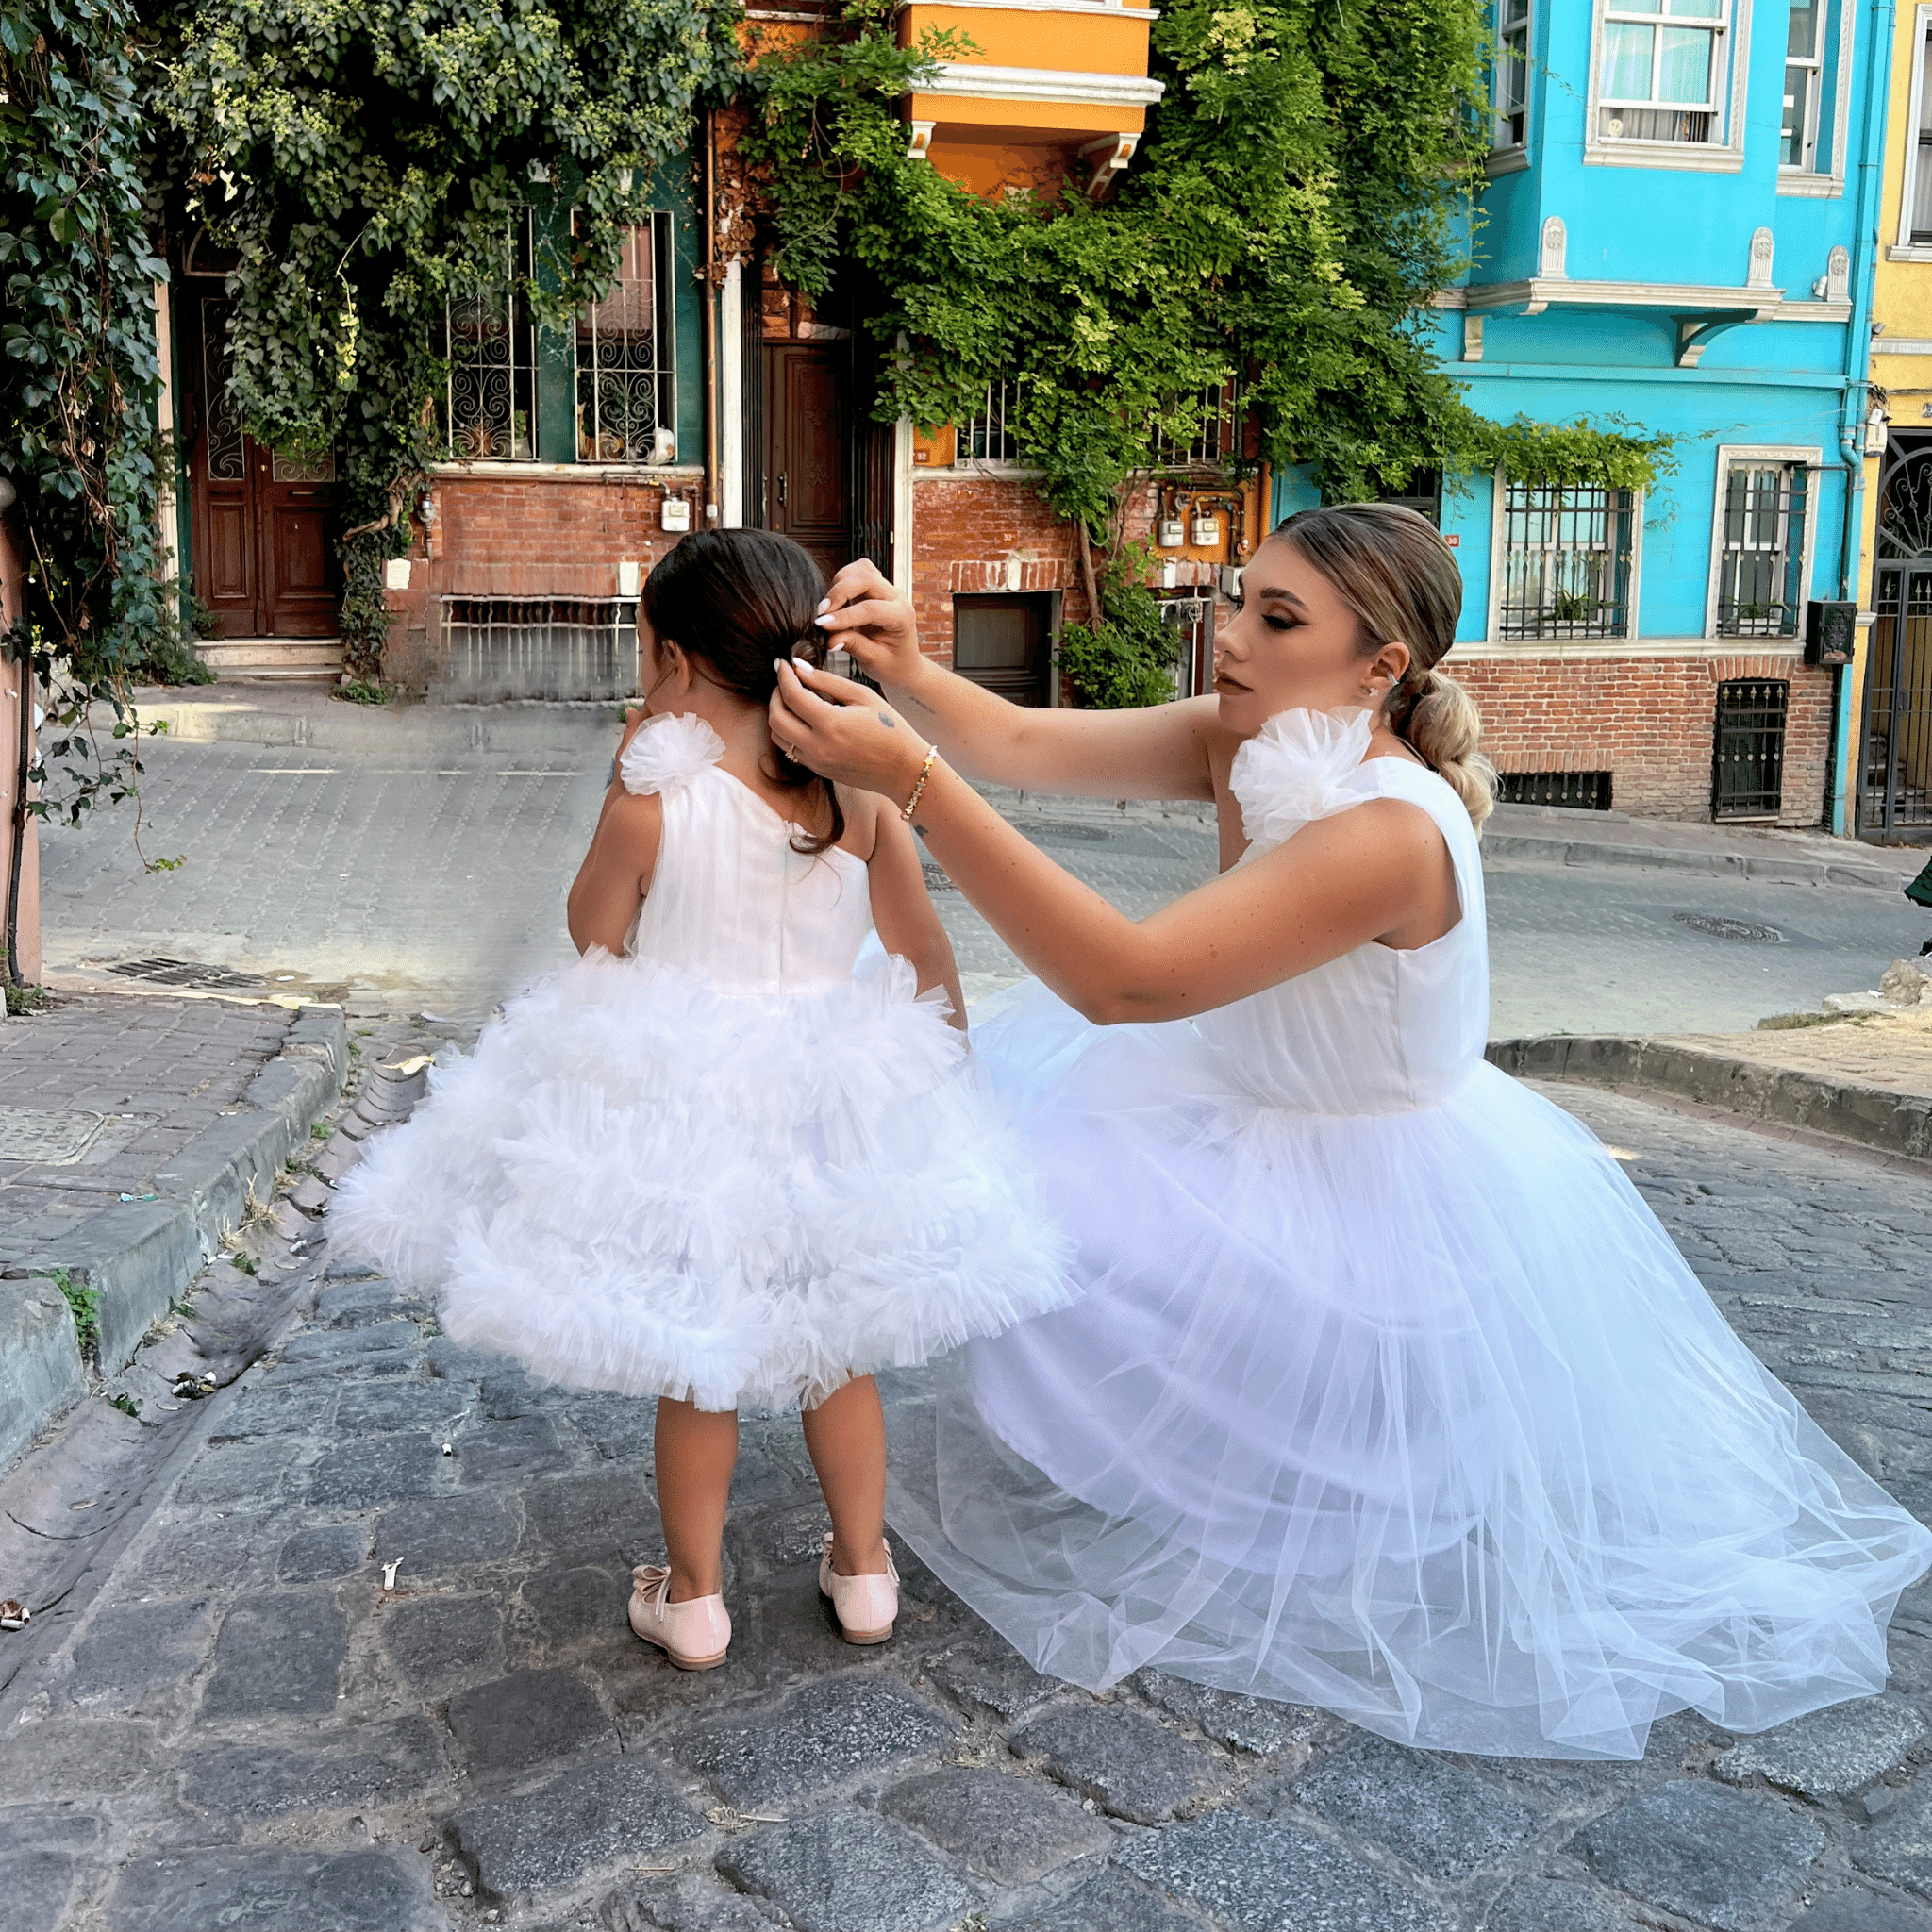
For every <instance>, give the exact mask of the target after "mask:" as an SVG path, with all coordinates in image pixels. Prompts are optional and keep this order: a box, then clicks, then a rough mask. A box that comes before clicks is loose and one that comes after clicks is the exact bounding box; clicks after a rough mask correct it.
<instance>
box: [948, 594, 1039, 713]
mask: <svg viewBox="0 0 1932 1932" xmlns="http://www.w3.org/2000/svg"><path fill="white" fill-rule="evenodd" d="M1052 663H1053V593H1052V592H1051V591H1028V592H1025V593H1024V594H1019V595H1005V596H1002V595H998V594H993V593H988V594H985V595H980V596H966V595H958V596H956V597H955V598H954V599H953V669H954V670H955V671H957V672H958V674H959V675H960V676H961V677H966V678H970V679H972V681H973V682H974V684H979V685H984V686H985V687H986V689H987V690H988V691H994V692H996V693H997V694H998V695H999V696H1001V697H1003V698H1005V699H1007V700H1008V702H1009V703H1011V704H1015V705H1043V704H1045V703H1046V701H1047V683H1048V679H1049V677H1050V675H1051V668H1052Z"/></svg>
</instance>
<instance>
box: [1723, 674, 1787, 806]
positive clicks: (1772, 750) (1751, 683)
mask: <svg viewBox="0 0 1932 1932" xmlns="http://www.w3.org/2000/svg"><path fill="white" fill-rule="evenodd" d="M1790 696H1791V687H1790V684H1789V683H1788V682H1787V681H1786V680H1785V679H1783V678H1778V677H1739V678H1730V679H1727V680H1726V681H1725V682H1724V683H1723V684H1720V685H1719V686H1718V688H1717V729H1716V742H1715V744H1714V747H1713V749H1712V754H1711V781H1710V792H1711V797H1710V815H1711V817H1712V818H1714V819H1749V818H1769V817H1774V816H1775V815H1776V814H1777V813H1778V812H1779V811H1781V810H1782V809H1783V808H1784V771H1785V717H1786V713H1787V711H1788V710H1789V708H1790Z"/></svg>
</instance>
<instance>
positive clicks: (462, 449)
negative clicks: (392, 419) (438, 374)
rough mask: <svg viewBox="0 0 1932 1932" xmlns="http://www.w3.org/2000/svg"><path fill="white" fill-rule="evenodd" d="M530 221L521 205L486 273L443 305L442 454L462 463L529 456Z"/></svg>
mask: <svg viewBox="0 0 1932 1932" xmlns="http://www.w3.org/2000/svg"><path fill="white" fill-rule="evenodd" d="M534 221H535V217H534V216H533V214H532V213H531V211H530V210H529V209H528V208H522V209H520V210H518V212H517V213H515V214H514V215H512V216H511V217H510V218H509V220H508V222H507V223H506V224H505V225H504V230H503V243H502V246H501V248H500V250H499V251H498V254H497V262H496V266H495V268H494V269H493V270H492V272H491V275H489V277H488V278H487V279H485V280H483V281H480V282H476V283H474V284H471V285H469V286H467V287H464V288H459V289H458V290H456V291H452V293H451V295H450V298H449V301H448V304H447V305H446V308H445V309H444V318H445V326H446V329H447V348H448V353H449V385H448V389H447V391H446V392H445V394H444V398H443V428H444V435H445V438H446V440H447V443H448V447H449V453H450V455H451V456H452V457H455V458H458V459H459V460H462V461H469V462H476V461H484V462H515V461H519V460H521V461H528V460H530V459H531V458H534V457H535V456H536V454H537V444H536V422H537V412H536V368H537V328H536V324H535V323H534V322H533V321H532V319H531V316H530V304H529V294H528V290H529V283H530V275H531V260H532V255H533V250H534V247H535V228H534Z"/></svg>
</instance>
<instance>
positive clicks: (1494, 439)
mask: <svg viewBox="0 0 1932 1932" xmlns="http://www.w3.org/2000/svg"><path fill="white" fill-rule="evenodd" d="M1609 420H1610V421H1611V422H1612V423H1615V424H1616V425H1618V426H1617V427H1616V428H1614V429H1600V428H1596V427H1594V426H1593V425H1591V424H1588V423H1582V422H1578V423H1572V424H1567V425H1564V424H1551V423H1532V422H1530V421H1528V420H1527V419H1526V418H1524V417H1522V416H1518V417H1517V418H1516V419H1515V420H1514V421H1513V422H1510V423H1487V422H1483V421H1481V420H1480V419H1473V420H1472V422H1471V424H1470V425H1469V432H1468V441H1467V444H1466V450H1467V455H1468V458H1469V460H1470V462H1471V464H1472V466H1473V467H1480V468H1482V469H1484V470H1495V469H1501V471H1502V472H1503V474H1504V475H1505V476H1507V478H1508V479H1509V481H1510V482H1512V483H1543V484H1550V485H1554V486H1567V487H1569V488H1571V489H1596V490H1649V489H1651V488H1653V487H1654V486H1655V485H1656V483H1657V479H1658V478H1659V477H1660V476H1667V475H1673V474H1674V472H1675V470H1676V467H1677V458H1676V445H1677V439H1676V438H1675V437H1673V436H1666V435H1661V434H1659V435H1652V436H1645V435H1642V434H1640V433H1636V432H1635V431H1634V430H1633V429H1632V427H1631V425H1627V424H1625V423H1624V419H1623V418H1621V417H1612V418H1610V419H1609Z"/></svg>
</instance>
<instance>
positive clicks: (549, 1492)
mask: <svg viewBox="0 0 1932 1932" xmlns="http://www.w3.org/2000/svg"><path fill="white" fill-rule="evenodd" d="M518 1493H519V1495H520V1496H521V1497H522V1500H523V1506H524V1521H525V1524H526V1525H527V1526H528V1532H529V1536H530V1539H531V1541H532V1542H533V1544H535V1545H538V1546H541V1549H543V1550H545V1551H547V1552H548V1553H549V1554H550V1555H551V1556H552V1557H555V1558H556V1560H557V1561H558V1563H560V1564H562V1565H564V1566H565V1567H566V1568H569V1567H572V1566H574V1565H575V1564H578V1563H600V1564H603V1565H605V1566H607V1567H608V1568H611V1569H615V1570H622V1571H623V1572H624V1573H625V1574H626V1575H628V1574H630V1567H631V1565H632V1564H633V1563H641V1562H647V1561H649V1560H650V1559H651V1558H652V1557H654V1556H655V1555H656V1554H657V1553H658V1552H659V1551H661V1550H662V1548H663V1546H664V1541H663V1532H662V1530H661V1528H660V1526H659V1524H658V1505H657V1503H656V1502H655V1501H654V1500H653V1499H652V1496H651V1492H650V1490H649V1489H648V1488H647V1487H646V1485H645V1484H644V1483H643V1482H642V1481H641V1479H640V1478H639V1477H638V1476H636V1475H634V1474H628V1473H626V1472H623V1471H618V1470H608V1469H599V1470H596V1471H594V1472H591V1473H588V1474H583V1475H570V1476H553V1477H551V1478H550V1479H549V1480H548V1481H545V1482H535V1483H530V1484H528V1485H527V1486H526V1487H522V1488H520V1490H519V1491H518Z"/></svg>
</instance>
